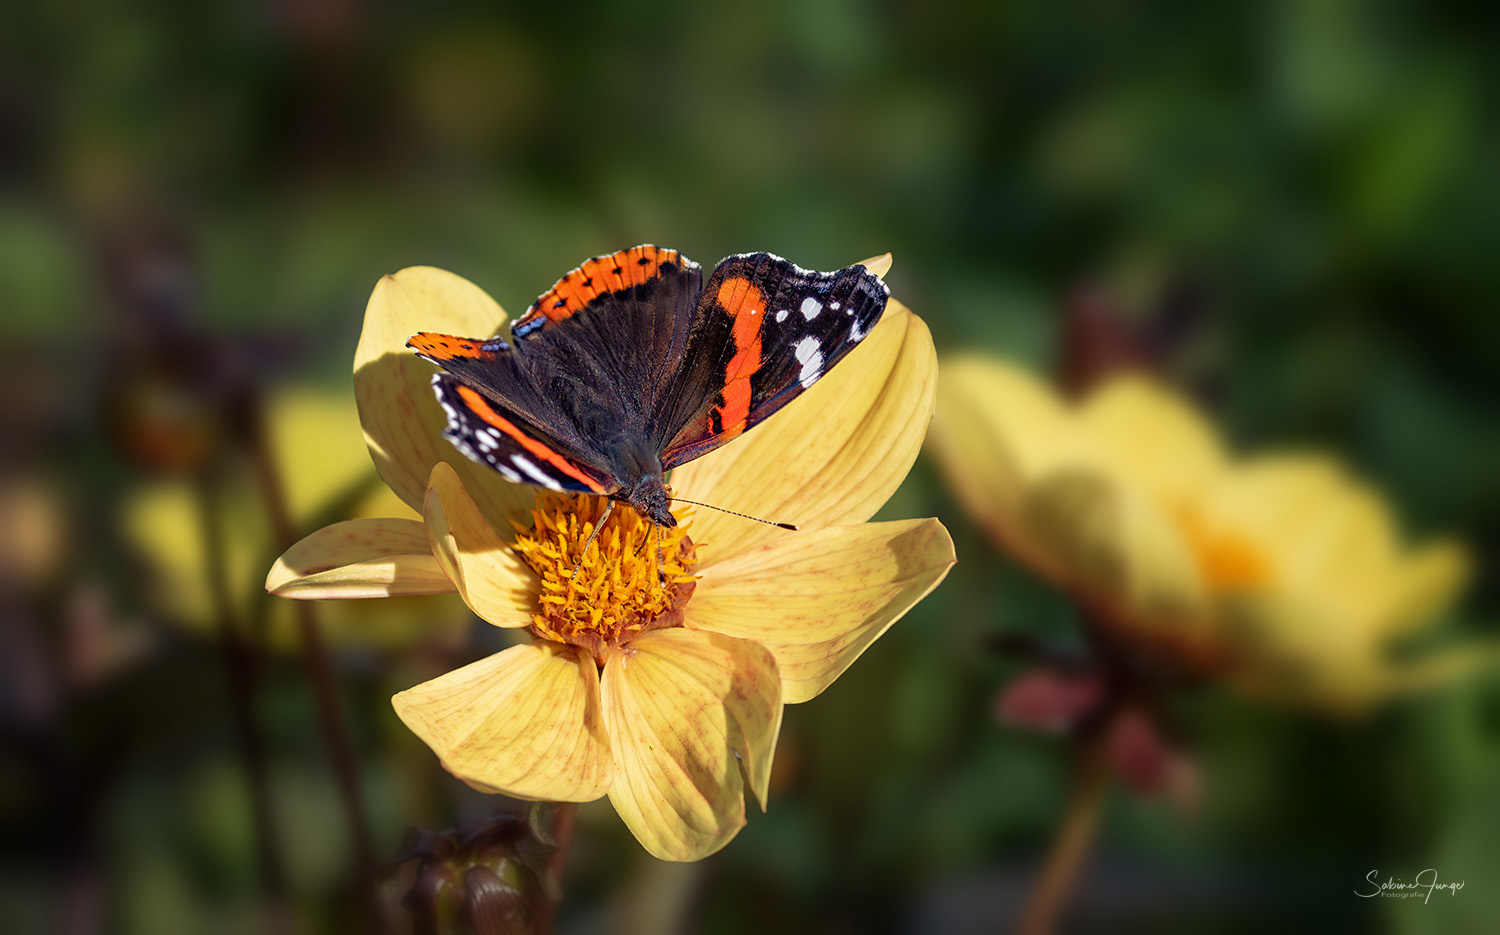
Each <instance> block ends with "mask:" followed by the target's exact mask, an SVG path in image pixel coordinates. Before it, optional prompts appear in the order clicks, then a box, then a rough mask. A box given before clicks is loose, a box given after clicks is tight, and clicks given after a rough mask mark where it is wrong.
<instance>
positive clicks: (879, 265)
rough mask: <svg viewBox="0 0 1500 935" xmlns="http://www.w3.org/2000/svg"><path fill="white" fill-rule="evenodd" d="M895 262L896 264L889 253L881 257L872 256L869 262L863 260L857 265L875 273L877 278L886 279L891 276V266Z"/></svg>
mask: <svg viewBox="0 0 1500 935" xmlns="http://www.w3.org/2000/svg"><path fill="white" fill-rule="evenodd" d="M893 262H895V260H894V259H893V258H892V257H891V255H890V254H889V253H882V254H881V255H880V256H872V257H870V258H869V259H868V260H862V261H860V262H859V263H857V264H855V265H856V266H863V267H864V268H865V269H867V270H869V271H870V272H872V273H874V274H875V275H876V276H879V277H880V278H881V279H884V278H885V277H886V276H887V275H889V274H890V272H891V264H892V263H893Z"/></svg>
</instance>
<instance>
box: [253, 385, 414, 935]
mask: <svg viewBox="0 0 1500 935" xmlns="http://www.w3.org/2000/svg"><path fill="white" fill-rule="evenodd" d="M246 410H247V411H246V413H245V417H246V418H245V435H246V439H247V440H248V442H249V449H250V458H251V461H252V462H253V467H254V470H255V476H256V480H257V481H258V483H259V484H260V488H261V493H262V496H263V497H264V498H265V502H266V509H267V512H268V513H269V514H270V518H271V528H272V532H273V535H274V537H275V541H276V546H277V548H278V549H279V550H285V549H287V548H290V547H291V546H292V545H293V544H295V543H296V541H297V538H298V536H297V528H296V526H295V524H294V523H293V522H292V516H291V510H290V508H289V507H288V506H287V501H286V492H285V491H284V490H283V488H282V485H281V477H280V475H279V474H278V473H277V471H276V462H275V456H274V453H273V452H272V450H271V441H270V437H269V436H268V434H267V432H266V427H265V419H264V411H263V409H262V407H261V403H260V400H259V399H258V398H257V399H252V400H250V401H249V402H248V404H247V405H246ZM291 604H292V609H293V612H294V613H295V615H296V620H297V632H298V636H299V638H300V640H301V643H302V656H303V660H304V661H305V662H306V664H307V675H308V679H309V681H311V682H312V686H313V692H314V694H315V696H316V699H317V705H318V721H319V726H320V728H321V731H322V734H323V742H324V744H325V745H326V746H327V747H328V755H329V758H330V759H331V760H332V762H333V773H334V778H335V780H336V782H337V783H338V789H339V799H340V801H341V802H342V803H343V807H344V819H345V821H346V823H347V824H348V826H349V839H350V844H351V847H352V849H353V852H354V865H355V885H356V886H357V887H358V889H359V901H360V905H361V908H362V910H363V912H364V915H365V921H366V923H367V924H366V927H365V928H364V929H363V930H364V931H371V932H374V931H378V930H379V929H380V927H382V926H383V924H384V917H383V916H382V914H381V912H380V906H379V904H378V901H377V894H376V884H377V880H376V867H375V846H374V842H373V841H372V839H371V837H370V827H369V824H368V822H367V821H366V819H365V809H364V796H363V794H362V793H361V791H360V783H359V771H358V768H357V766H356V764H355V762H354V748H353V745H352V744H351V743H350V741H349V732H348V730H347V729H346V728H345V726H344V718H343V713H342V711H341V709H340V705H339V697H338V686H337V684H336V683H335V681H334V676H333V669H332V666H331V665H330V664H329V661H328V648H327V646H326V645H325V644H324V642H323V633H322V630H321V629H320V628H319V626H318V620H317V617H316V615H315V614H314V612H313V605H312V604H311V603H310V602H308V601H292V602H291Z"/></svg>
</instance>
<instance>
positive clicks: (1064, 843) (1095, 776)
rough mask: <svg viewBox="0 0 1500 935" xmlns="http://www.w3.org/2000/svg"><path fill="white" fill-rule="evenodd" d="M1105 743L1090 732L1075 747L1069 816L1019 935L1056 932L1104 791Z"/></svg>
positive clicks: (1100, 733)
mask: <svg viewBox="0 0 1500 935" xmlns="http://www.w3.org/2000/svg"><path fill="white" fill-rule="evenodd" d="M1101 726H1103V725H1101ZM1108 737H1109V732H1108V730H1104V729H1099V730H1094V731H1092V732H1091V733H1090V734H1089V736H1088V737H1086V738H1085V739H1084V740H1083V742H1082V744H1081V745H1080V747H1079V750H1078V755H1077V763H1076V769H1075V774H1074V779H1073V790H1072V794H1071V796H1070V797H1069V800H1068V810H1067V813H1066V814H1064V816H1063V821H1062V824H1061V825H1060V826H1059V827H1058V829H1057V836H1056V837H1055V838H1053V840H1052V847H1051V850H1050V851H1048V853H1047V860H1046V863H1044V864H1043V866H1042V872H1041V875H1040V876H1039V877H1038V878H1037V881H1036V883H1035V885H1034V886H1033V887H1032V890H1031V895H1030V896H1028V897H1027V900H1026V907H1025V909H1023V910H1022V912H1021V921H1020V925H1019V927H1018V931H1020V932H1021V935H1048V933H1051V932H1055V931H1057V917H1058V914H1059V913H1060V912H1061V911H1062V907H1063V904H1064V903H1065V902H1066V900H1067V898H1068V894H1069V893H1070V892H1072V889H1073V884H1074V883H1075V882H1077V879H1078V873H1079V871H1080V870H1081V869H1082V868H1083V864H1084V860H1085V859H1086V858H1087V857H1088V853H1089V850H1090V848H1091V846H1092V845H1093V842H1094V831H1095V829H1096V828H1097V827H1098V825H1099V812H1100V810H1101V806H1102V805H1103V803H1104V791H1105V790H1106V789H1107V788H1108V787H1109V777H1110V768H1109V761H1108V756H1107V752H1106V749H1105V744H1106V743H1107V742H1108Z"/></svg>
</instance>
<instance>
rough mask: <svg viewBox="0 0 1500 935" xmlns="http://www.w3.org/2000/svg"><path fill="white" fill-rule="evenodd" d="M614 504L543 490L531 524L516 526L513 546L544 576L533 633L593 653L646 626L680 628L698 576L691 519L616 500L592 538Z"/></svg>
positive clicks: (647, 627) (533, 510)
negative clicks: (663, 517) (669, 523)
mask: <svg viewBox="0 0 1500 935" xmlns="http://www.w3.org/2000/svg"><path fill="white" fill-rule="evenodd" d="M608 503H609V501H608V500H607V499H606V498H604V497H592V496H582V495H577V496H575V495H572V494H561V493H554V492H551V491H541V492H539V493H538V494H537V500H536V506H535V508H533V509H532V511H531V517H532V525H531V528H530V529H527V528H524V527H522V526H520V525H519V524H516V541H515V545H514V546H513V548H514V549H515V550H516V553H517V554H518V555H520V556H521V559H522V560H523V561H525V562H526V564H528V565H530V566H531V568H532V570H534V571H535V572H536V573H537V574H538V575H540V576H541V579H542V591H541V595H540V596H539V598H538V600H539V601H540V603H541V612H540V613H537V614H536V615H535V616H533V617H532V623H531V631H532V632H533V633H534V634H536V635H537V636H539V637H541V638H543V639H549V640H556V641H558V642H563V643H571V644H573V645H575V646H581V647H583V648H584V649H587V650H589V651H590V652H591V653H593V654H594V655H595V658H598V656H599V654H600V653H601V652H602V651H603V649H604V647H605V646H607V645H611V644H615V645H618V644H619V643H622V642H624V641H626V640H628V639H630V638H631V637H632V636H635V635H636V634H637V633H641V632H643V631H645V630H654V629H658V628H660V627H672V626H681V625H682V614H681V613H680V611H681V608H682V605H683V604H685V603H687V599H688V597H689V596H691V595H692V593H693V588H694V582H695V581H696V580H697V579H696V578H694V577H693V574H692V571H693V567H694V565H696V564H697V557H696V555H695V552H696V549H695V548H694V546H693V540H692V539H691V538H689V537H688V535H687V528H688V525H689V523H688V522H687V521H686V519H685V517H679V519H682V520H683V521H681V522H679V523H678V524H677V525H676V526H675V527H673V528H667V527H664V526H659V525H657V524H656V523H653V522H651V521H650V520H649V519H647V518H645V517H643V516H641V515H640V514H639V513H637V512H636V511H635V510H634V509H632V508H631V507H629V506H626V505H624V504H616V505H615V508H614V509H613V510H611V511H610V513H609V516H608V518H607V519H605V521H604V526H603V528H602V529H600V530H599V535H598V536H595V537H594V541H593V542H589V537H590V536H591V535H593V532H594V528H595V527H596V526H598V525H599V520H600V518H601V517H603V516H604V512H605V507H606V506H607V505H608ZM683 512H684V514H686V513H687V511H686V510H684V511H683ZM585 544H587V546H588V548H587V550H585V549H584V546H585ZM575 572H576V573H575Z"/></svg>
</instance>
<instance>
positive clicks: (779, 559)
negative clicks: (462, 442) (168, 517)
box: [266, 260, 954, 860]
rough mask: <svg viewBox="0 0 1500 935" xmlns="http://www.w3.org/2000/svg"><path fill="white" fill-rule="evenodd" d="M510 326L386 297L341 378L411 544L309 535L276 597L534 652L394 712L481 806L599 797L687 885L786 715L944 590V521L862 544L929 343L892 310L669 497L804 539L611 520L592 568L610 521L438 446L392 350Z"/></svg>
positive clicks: (490, 306)
mask: <svg viewBox="0 0 1500 935" xmlns="http://www.w3.org/2000/svg"><path fill="white" fill-rule="evenodd" d="M888 262H889V261H888V260H887V261H886V265H888ZM866 265H868V266H871V267H872V268H874V269H876V270H877V271H878V272H883V271H884V270H883V268H881V267H880V266H878V265H877V264H876V263H875V262H874V261H872V262H871V263H869V264H866ZM505 323H506V316H505V313H504V312H503V311H502V310H501V309H500V307H499V306H498V305H496V304H495V303H494V301H493V300H491V299H490V298H489V297H488V296H487V295H485V294H484V293H483V292H482V291H481V290H479V289H478V288H477V287H476V286H474V285H473V284H471V283H469V282H467V281H465V280H463V279H461V278H459V277H458V276H455V275H453V274H452V273H447V272H443V271H441V270H436V269H426V268H413V269H407V270H403V271H401V272H399V273H396V274H395V275H392V276H387V277H386V278H385V279H383V280H382V281H381V282H380V284H379V285H377V286H376V288H375V292H374V294H373V295H372V296H371V297H370V304H369V307H368V309H367V310H366V313H365V324H364V332H363V334H362V335H361V338H360V344H359V349H358V351H357V353H356V356H355V394H356V397H357V398H358V401H359V407H360V421H361V423H362V424H363V426H364V431H365V439H366V442H367V443H368V446H369V450H370V453H371V455H372V456H373V457H374V459H375V464H376V466H377V468H378V469H379V471H380V474H381V477H383V478H384V479H385V481H386V483H388V484H389V485H390V487H391V489H392V490H393V491H394V492H395V493H396V494H397V496H399V497H400V498H401V499H402V500H404V501H405V502H406V503H407V504H409V505H410V506H412V507H413V508H414V509H417V510H419V511H420V512H421V514H422V517H423V518H422V520H420V521H419V520H414V519H365V520H352V521H349V522H344V523H338V524H335V525H333V526H330V527H328V528H326V529H323V530H321V531H319V532H316V533H314V534H313V535H311V536H309V537H308V538H307V539H305V540H303V541H302V542H301V543H299V544H298V545H297V546H295V547H294V548H292V549H291V550H289V551H288V552H287V553H286V555H284V556H282V558H281V560H280V561H278V562H277V564H276V566H275V567H274V568H273V569H272V570H271V573H270V576H269V577H268V578H267V581H266V586H267V588H268V589H269V590H270V591H272V593H276V594H282V595H286V596H291V597H304V598H308V597H311V598H324V597H373V596H381V595H386V594H394V593H411V592H426V591H430V590H434V589H436V588H435V585H436V586H437V587H438V588H441V589H445V590H450V591H457V592H458V593H459V594H460V595H461V596H462V597H463V599H464V601H465V602H467V603H468V605H469V607H471V608H472V609H473V610H474V612H475V613H476V614H478V615H479V616H480V617H482V618H484V619H485V620H487V621H488V622H490V623H492V624H494V625H496V626H500V627H510V628H524V629H525V630H526V631H528V632H529V634H530V635H531V637H532V640H531V641H530V642H527V643H524V644H522V645H517V646H513V647H511V648H510V649H507V650H505V651H503V652H500V653H496V654H495V655H492V656H490V657H488V658H486V659H481V660H479V661H478V662H475V663H472V664H470V665H467V666H465V667H463V668H461V669H458V670H456V671H454V672H450V673H448V674H447V675H443V676H441V677H439V678H436V679H433V680H432V681H430V682H426V683H424V684H422V685H418V686H416V687H415V688H412V689H409V690H408V691H404V692H402V693H400V694H399V695H397V696H396V697H395V699H394V705H395V708H396V713H397V714H398V715H399V716H400V717H401V719H402V720H403V721H404V722H405V723H406V724H407V726H408V727H410V728H411V730H412V731H413V732H415V733H416V734H417V735H418V736H419V737H421V738H422V740H423V741H425V742H426V743H427V744H428V746H430V747H431V748H432V749H433V751H434V752H436V753H437V755H438V756H439V757H440V758H441V760H442V762H443V765H444V766H445V767H446V768H447V769H448V770H449V771H450V772H452V773H453V774H454V775H455V776H457V777H459V778H460V779H462V780H463V781H465V782H467V783H469V784H470V785H472V786H474V787H476V788H479V789H482V790H485V791H494V792H503V793H506V794H508V795H512V796H516V797H518V798H523V799H533V800H551V801H561V802H584V801H589V800H592V799H596V798H599V797H600V796H603V795H606V794H608V796H609V797H610V800H611V801H612V802H613V803H614V806H615V808H616V810H617V811H618V812H619V814H620V816H621V818H622V819H623V820H624V822H625V824H626V825H627V826H628V827H629V828H630V830H631V831H632V832H634V834H635V836H636V837H637V838H638V839H639V840H640V842H641V844H642V845H644V846H645V848H646V849H647V850H648V851H650V852H651V853H652V854H654V855H656V856H658V857H661V858H664V859H667V860H696V859H698V858H700V857H704V856H706V855H708V854H710V853H713V852H714V851H716V850H718V849H719V848H721V847H723V846H724V844H726V843H727V842H728V841H729V840H730V839H731V838H732V837H734V835H735V834H736V833H737V832H738V831H739V829H740V828H741V827H742V826H743V825H744V824H745V801H744V793H745V790H746V788H748V789H749V790H750V792H752V793H753V794H754V796H755V798H756V799H757V801H758V802H759V803H760V804H761V807H762V808H764V807H765V801H766V791H767V783H768V781H769V779H770V772H771V757H772V754H773V752H774V750H775V746H776V736H777V733H778V731H779V729H780V726H781V711H782V705H783V704H787V703H795V702H800V701H806V700H808V699H810V698H812V697H814V696H816V695H817V694H818V693H820V692H822V691H823V690H824V689H825V688H827V687H828V686H829V685H830V684H831V683H832V682H833V681H834V679H836V678H838V676H839V674H840V673H842V672H843V671H844V669H846V668H847V667H848V666H849V664H850V663H852V662H853V661H854V660H855V659H856V658H857V657H858V656H859V655H860V654H861V653H862V652H864V650H865V649H866V648H867V647H869V645H870V644H871V643H873V642H874V641H875V640H876V638H878V637H879V636H880V635H881V634H882V633H884V632H885V631H886V629H887V628H888V627H889V626H890V625H891V624H892V623H894V622H895V621H896V620H897V619H898V618H899V617H901V615H902V614H904V613H906V611H907V610H908V609H910V608H911V607H912V606H913V605H914V604H915V603H916V602H917V601H919V600H920V599H921V598H922V597H923V596H925V595H926V594H927V593H928V592H929V591H931V590H932V589H933V588H934V587H936V586H937V584H938V582H939V581H941V580H942V578H943V577H944V575H946V574H947V571H948V569H949V568H950V567H951V566H952V564H953V561H954V556H953V544H952V541H951V540H950V539H949V537H948V533H947V531H946V530H945V529H944V528H943V527H942V525H941V524H940V523H938V522H937V521H936V520H933V519H925V520H902V521H896V522H885V523H870V522H867V520H868V519H869V518H870V517H871V516H872V515H873V514H874V513H875V511H876V510H877V509H879V507H880V506H881V505H882V504H883V503H885V501H886V500H887V498H889V497H890V495H891V494H892V492H894V491H895V489H896V487H897V486H898V485H899V484H900V483H901V481H902V479H903V478H904V477H905V476H906V473H907V471H908V470H909V469H910V467H911V464H912V462H913V461H914V460H915V458H916V455H917V451H918V449H919V448H920V446H921V443H922V437H923V435H924V433H925V431H926V428H927V423H928V420H929V418H930V416H931V413H932V400H933V393H934V387H935V381H936V376H937V368H936V359H935V355H934V352H933V346H932V339H931V337H930V336H929V334H928V332H927V327H926V326H925V325H924V324H923V323H922V321H921V319H919V318H918V317H917V316H915V315H913V314H912V313H911V312H910V311H909V310H908V309H906V308H905V307H904V306H902V305H901V304H900V303H898V302H895V301H892V302H891V303H890V304H889V306H888V307H887V309H886V311H885V315H884V317H883V318H882V320H881V322H880V324H879V325H878V326H877V327H876V328H875V329H874V330H872V331H871V333H870V335H869V336H868V337H867V338H866V339H865V340H864V341H863V342H862V343H861V344H860V345H859V347H857V348H856V349H855V350H854V351H853V352H851V353H850V354H849V356H848V358H847V359H846V360H844V361H843V362H842V363H841V364H840V365H839V366H838V367H836V368H834V369H833V370H832V371H831V372H829V373H828V375H826V376H825V377H824V378H823V379H821V380H820V381H818V383H817V384H816V385H814V386H813V387H812V388H811V389H809V390H807V392H805V393H804V394H802V396H801V397H800V398H798V399H797V400H795V401H794V402H792V403H791V404H790V405H788V406H787V407H786V408H785V410H784V411H782V412H781V413H779V414H778V415H777V416H775V417H774V418H772V419H770V420H768V421H767V422H766V423H765V424H764V425H761V426H759V427H757V428H756V429H755V430H754V431H752V432H750V433H748V434H746V435H745V436H744V437H743V438H740V439H738V440H736V441H734V442H733V443H731V444H729V445H726V446H725V447H723V448H721V449H719V450H717V451H715V452H713V453H711V454H709V455H707V456H705V457H703V458H700V459H698V460H696V461H693V462H691V463H689V464H687V465H684V466H683V467H680V468H678V469H677V470H676V471H675V472H673V476H672V478H671V484H672V486H673V488H674V489H675V490H676V491H677V492H679V493H681V494H682V495H683V496H686V497H690V498H692V499H694V500H698V501H701V502H706V503H712V504H714V505H715V506H723V507H726V508H729V509H734V510H739V511H742V512H745V513H749V514H752V515H755V516H763V517H772V518H775V519H777V520H784V521H790V522H795V523H797V524H799V525H800V526H801V530H800V531H797V532H788V531H785V530H781V529H776V528H773V527H769V526H765V525H762V524H759V523H755V522H751V521H748V520H745V519H740V518H737V517H734V516H728V515H724V514H719V513H707V512H705V513H700V514H699V515H697V516H693V517H691V518H690V517H689V515H688V511H687V510H684V511H682V512H680V513H677V514H676V515H677V516H678V517H679V520H680V522H679V524H678V526H677V527H676V528H674V529H663V530H660V532H658V529H657V527H654V526H652V525H650V524H649V523H647V522H645V521H643V520H642V518H641V517H640V516H638V515H637V514H636V513H635V512H634V511H633V510H631V509H629V508H617V509H615V510H614V511H613V513H612V515H611V516H610V517H609V518H608V521H607V522H606V524H605V526H604V528H603V530H602V531H601V533H600V535H599V536H598V537H597V539H596V540H595V542H594V543H593V545H591V546H589V548H588V549H587V551H586V553H585V551H584V548H583V547H584V545H585V544H586V543H587V540H588V538H589V535H590V533H591V532H592V531H593V527H594V525H595V523H596V522H597V521H598V520H599V518H600V514H601V512H602V508H603V505H604V501H603V500H602V499H601V498H594V497H573V496H564V495H554V494H542V495H540V496H538V492H537V490H536V488H533V487H528V486H520V485H515V484H511V483H508V482H506V481H505V480H503V479H502V478H501V477H500V476H499V475H498V474H495V473H494V472H492V471H490V470H489V469H488V468H486V467H483V466H480V465H478V464H475V463H474V462H471V461H469V460H468V459H467V458H465V457H464V456H463V455H462V454H460V453H459V452H458V451H457V450H456V449H454V448H453V447H452V446H451V445H450V444H449V443H448V442H447V441H445V440H444V439H443V438H442V435H441V433H442V429H443V426H444V424H445V418H444V415H443V413H442V411H441V410H440V409H439V406H438V403H437V401H436V399H435V398H434V396H433V392H432V389H431V386H430V382H431V375H432V368H431V366H430V365H429V364H427V363H425V362H423V361H421V360H420V359H418V358H417V357H416V356H415V355H413V354H412V353H411V352H410V351H409V350H407V349H406V347H405V344H406V341H407V339H408V338H409V337H410V336H411V335H413V334H415V333H417V332H418V331H424V330H425V331H439V332H445V333H451V334H475V335H489V334H495V333H496V332H497V331H498V330H499V329H500V328H501V327H503V326H504V325H505ZM658 536H660V538H658ZM575 568H576V569H577V573H576V577H575V576H574V569H575ZM434 572H436V573H437V576H436V577H435V576H434Z"/></svg>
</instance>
